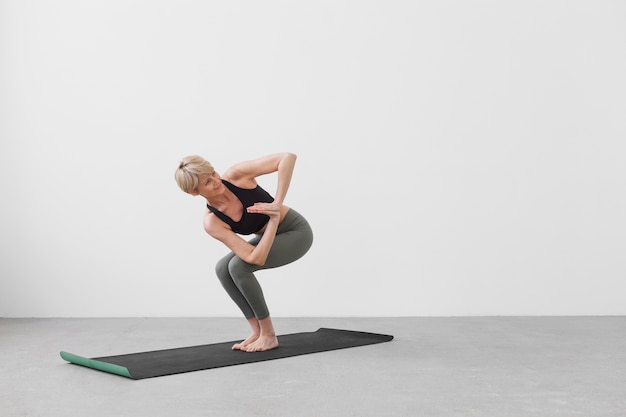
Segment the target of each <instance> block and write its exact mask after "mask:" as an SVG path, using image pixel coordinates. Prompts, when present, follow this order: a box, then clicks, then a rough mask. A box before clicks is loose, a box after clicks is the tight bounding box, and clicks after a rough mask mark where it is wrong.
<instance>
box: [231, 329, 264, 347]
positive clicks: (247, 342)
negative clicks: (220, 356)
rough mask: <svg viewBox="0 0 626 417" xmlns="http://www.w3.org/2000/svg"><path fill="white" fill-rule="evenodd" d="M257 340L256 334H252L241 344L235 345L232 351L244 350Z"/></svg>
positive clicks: (257, 335)
mask: <svg viewBox="0 0 626 417" xmlns="http://www.w3.org/2000/svg"><path fill="white" fill-rule="evenodd" d="M258 338H259V334H258V333H252V334H251V335H250V336H249V337H248V338H247V339H246V340H244V341H243V342H241V343H235V344H234V345H233V347H232V348H231V349H232V350H246V348H247V347H248V346H249V345H250V344H252V343H253V342H255V341H256V340H257V339H258Z"/></svg>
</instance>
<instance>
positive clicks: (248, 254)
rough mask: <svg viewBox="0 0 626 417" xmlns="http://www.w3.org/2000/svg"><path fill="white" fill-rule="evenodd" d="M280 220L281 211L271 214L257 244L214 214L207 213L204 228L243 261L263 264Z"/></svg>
mask: <svg viewBox="0 0 626 417" xmlns="http://www.w3.org/2000/svg"><path fill="white" fill-rule="evenodd" d="M279 222H280V213H278V214H277V215H274V214H272V215H270V220H269V221H268V222H267V225H266V227H265V231H264V232H263V235H262V236H261V240H260V241H259V243H258V244H257V245H256V246H255V245H251V244H250V243H248V242H247V241H246V240H245V239H242V238H241V237H240V236H239V235H238V234H236V233H235V232H233V231H232V230H231V229H230V228H229V227H228V226H227V225H226V224H225V223H223V222H222V221H220V220H219V219H216V218H215V216H214V215H209V214H207V216H206V217H205V218H204V230H205V231H206V232H207V233H208V234H209V235H211V237H213V238H215V239H217V240H219V241H220V242H222V243H223V244H224V245H226V246H227V247H228V248H229V249H230V250H231V251H233V252H234V253H235V255H237V256H238V257H240V258H241V259H242V260H243V261H245V262H247V263H249V264H252V265H259V266H263V265H264V264H265V261H266V260H267V256H268V255H269V253H270V249H271V248H272V244H273V243H274V237H275V236H276V231H277V230H278V224H279Z"/></svg>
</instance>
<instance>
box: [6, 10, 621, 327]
mask: <svg viewBox="0 0 626 417" xmlns="http://www.w3.org/2000/svg"><path fill="white" fill-rule="evenodd" d="M625 13H626V6H625V3H624V2H622V1H620V0H614V1H608V0H604V1H595V0H594V1H591V0H588V1H569V2H563V1H553V0H550V1H523V2H522V1H516V2H512V1H510V2H507V1H496V0H493V1H485V0H483V1H473V2H468V1H463V0H450V1H429V2H417V1H409V0H404V1H383V0H379V1H363V0H352V1H351V0H327V1H319V0H317V1H254V0H247V1H200V0H197V1H180V0H176V1H173V0H171V1H167V0H156V1H155V0H146V1H138V0H130V1H129V0H117V1H104V0H102V1H83V0H73V1H70V0H60V1H55V2H47V1H40V0H34V1H20V0H11V1H0V62H1V65H0V122H1V123H0V135H1V144H2V145H1V155H0V186H1V192H2V204H1V205H0V226H1V230H2V232H1V237H0V245H1V247H0V259H1V269H0V273H1V277H0V278H1V281H0V316H5V317H22V316H36V317H51V316H63V317H74V316H238V315H239V312H238V310H237V309H236V307H235V306H234V304H233V303H232V302H231V301H230V300H229V299H228V297H227V296H226V294H225V293H224V292H223V290H222V289H221V287H220V285H219V282H218V281H217V279H216V278H215V277H214V272H213V265H214V264H215V262H216V261H217V259H219V258H220V257H221V256H222V254H223V253H224V252H225V249H224V248H223V247H222V246H221V245H220V244H218V243H216V242H214V241H212V240H211V239H210V238H209V237H208V236H206V235H205V234H204V232H203V231H202V227H201V217H202V213H203V201H201V200H200V199H194V198H192V197H190V196H187V195H185V194H183V193H182V192H181V191H179V190H178V188H177V187H176V184H175V182H174V180H173V171H174V169H175V168H176V165H177V163H178V161H179V159H180V158H181V157H182V156H184V155H187V154H192V153H198V154H201V155H203V156H205V157H206V158H207V159H209V160H210V161H211V162H213V164H214V165H215V166H216V167H217V169H218V170H219V171H223V170H224V169H226V168H227V167H228V166H229V165H230V164H232V163H234V162H237V161H239V160H243V159H248V158H253V157H256V156H260V155H263V154H266V153H270V152H276V151H283V150H289V151H293V152H296V153H297V154H298V155H299V159H298V164H297V168H296V172H295V176H294V179H293V183H292V187H291V189H290V192H289V195H288V198H287V201H286V204H287V205H290V206H293V207H294V208H296V209H297V210H298V211H300V212H301V213H303V214H305V215H306V216H307V217H308V218H309V220H310V222H311V224H312V225H313V227H314V230H315V233H316V240H315V244H314V247H313V248H312V250H311V251H310V252H309V254H308V255H307V256H306V257H305V258H303V259H302V260H300V261H299V262H297V263H295V264H292V265H290V266H288V267H285V268H282V269H279V270H274V271H266V272H261V273H259V275H258V276H259V278H260V280H261V283H262V285H263V286H264V289H265V293H266V296H267V299H268V303H269V305H270V308H271V310H272V312H273V314H274V315H275V316H393V315H427V316H428V315H444V316H446V315H461V316H464V315H579V314H597V315H605V314H620V315H621V314H626V302H625V301H626V297H625V296H624V294H626V283H625V281H626V280H625V278H626V265H625V262H624V254H625V253H626V243H625V242H626V222H625V219H624V213H625V212H626V196H625V190H626V164H625V163H624V157H625V151H626V144H625V138H626V122H625V119H626V118H625V117H624V116H625V115H626V100H625V98H624V97H626V77H625V76H624V74H626V26H625V25H624V20H623V17H624V16H625ZM273 181H274V179H273V178H271V177H268V178H264V179H262V180H261V184H262V185H264V186H265V187H267V188H268V189H270V190H271V191H273V190H274V184H275V183H274V182H273Z"/></svg>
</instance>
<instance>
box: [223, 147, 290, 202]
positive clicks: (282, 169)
mask: <svg viewBox="0 0 626 417" xmlns="http://www.w3.org/2000/svg"><path fill="white" fill-rule="evenodd" d="M296 158H297V156H296V154H294V153H291V152H283V153H276V154H272V155H267V156H263V157H261V158H258V159H254V160H251V161H245V162H240V163H238V164H236V165H234V166H233V167H231V168H229V169H228V170H227V171H226V172H225V173H224V175H223V178H225V179H226V180H228V181H231V182H233V183H235V185H240V186H244V187H246V186H248V187H255V186H256V179H255V178H256V177H258V176H261V175H265V174H270V173H272V172H277V173H278V183H277V186H276V194H275V195H274V204H277V205H278V206H282V204H283V201H284V200H285V197H286V196H287V190H289V184H291V176H292V175H293V169H294V167H295V165H296Z"/></svg>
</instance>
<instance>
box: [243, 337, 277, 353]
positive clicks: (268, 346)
mask: <svg viewBox="0 0 626 417" xmlns="http://www.w3.org/2000/svg"><path fill="white" fill-rule="evenodd" d="M277 347H278V338H277V337H276V335H271V336H265V335H262V336H260V337H259V338H258V339H257V340H255V341H254V342H252V343H250V344H248V345H247V346H246V347H245V348H243V349H241V350H245V351H246V352H264V351H266V350H272V349H276V348H277Z"/></svg>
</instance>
